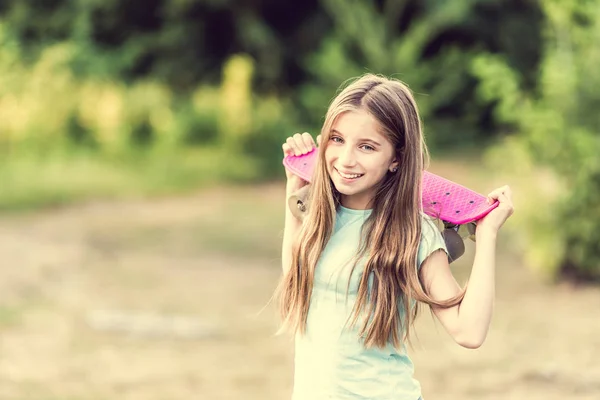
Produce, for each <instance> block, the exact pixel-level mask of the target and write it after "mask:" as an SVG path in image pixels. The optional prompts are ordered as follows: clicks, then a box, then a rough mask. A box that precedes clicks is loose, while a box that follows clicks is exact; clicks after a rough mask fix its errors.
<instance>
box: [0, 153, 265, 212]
mask: <svg viewBox="0 0 600 400" xmlns="http://www.w3.org/2000/svg"><path fill="white" fill-rule="evenodd" d="M257 171H258V170H257V165H256V163H254V162H253V161H252V160H249V159H245V158H243V157H235V156H233V155H232V154H230V153H228V152H227V151H225V150H222V149H217V148H210V147H206V148H202V149H187V150H181V151H177V152H170V151H161V150H156V151H153V152H148V153H143V154H128V155H127V156H126V157H118V156H113V157H108V156H99V155H96V154H91V153H86V152H81V151H79V152H65V151H62V152H61V151H57V152H54V153H49V154H45V155H43V156H35V155H32V154H28V153H23V152H21V153H19V154H16V155H9V156H7V157H5V158H4V159H2V160H1V161H0V210H5V211H17V210H30V209H35V208H39V207H47V206H57V205H65V204H69V203H73V202H81V201H85V200H89V199H111V198H112V199H115V198H127V197H145V196H157V195H166V194H175V193H184V192H186V191H189V190H193V189H197V188H199V187H205V186H209V185H214V184H216V183H218V182H223V181H225V182H240V181H245V180H253V179H255V178H256V177H257Z"/></svg>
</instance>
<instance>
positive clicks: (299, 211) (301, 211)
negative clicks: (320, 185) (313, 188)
mask: <svg viewBox="0 0 600 400" xmlns="http://www.w3.org/2000/svg"><path fill="white" fill-rule="evenodd" d="M307 198H308V185H307V186H304V187H302V188H300V189H299V190H297V191H296V192H294V193H292V194H291V195H290V197H289V198H288V207H289V208H290V211H291V212H292V215H294V217H296V218H298V219H300V220H302V219H304V216H305V215H306V212H307V210H308V203H307V201H306V200H307Z"/></svg>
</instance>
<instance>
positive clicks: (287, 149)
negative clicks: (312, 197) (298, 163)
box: [281, 132, 321, 194]
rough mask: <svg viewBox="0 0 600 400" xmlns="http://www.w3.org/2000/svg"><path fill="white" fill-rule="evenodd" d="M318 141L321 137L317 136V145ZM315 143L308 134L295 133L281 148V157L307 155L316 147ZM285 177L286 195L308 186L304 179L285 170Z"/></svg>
mask: <svg viewBox="0 0 600 400" xmlns="http://www.w3.org/2000/svg"><path fill="white" fill-rule="evenodd" d="M320 139H321V135H319V136H317V143H319V142H320ZM317 143H315V141H314V140H313V138H312V136H311V134H310V133H308V132H304V133H302V134H300V133H296V134H295V135H294V136H290V137H288V138H287V140H286V141H285V143H284V144H283V145H282V146H281V148H282V149H283V156H284V157H287V156H291V155H294V156H300V155H302V154H306V153H309V152H311V151H312V150H313V149H314V148H315V147H317ZM285 176H286V177H287V185H286V188H287V192H288V194H291V193H293V192H295V191H297V190H299V189H301V188H302V187H304V186H306V185H307V184H308V182H306V181H305V180H304V179H302V178H300V177H298V176H297V175H294V174H293V173H291V172H290V171H288V170H287V168H286V170H285Z"/></svg>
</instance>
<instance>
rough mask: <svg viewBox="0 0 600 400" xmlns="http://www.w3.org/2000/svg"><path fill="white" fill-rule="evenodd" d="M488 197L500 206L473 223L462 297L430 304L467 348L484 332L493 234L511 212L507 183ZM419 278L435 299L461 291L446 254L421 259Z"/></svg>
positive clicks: (491, 291)
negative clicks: (470, 257) (470, 260)
mask: <svg viewBox="0 0 600 400" xmlns="http://www.w3.org/2000/svg"><path fill="white" fill-rule="evenodd" d="M488 197H490V199H498V200H499V201H500V205H499V206H498V207H497V208H496V209H495V210H493V211H492V212H490V213H489V214H488V215H487V216H486V217H485V218H484V219H482V220H480V221H479V222H478V224H477V232H476V236H477V237H476V248H475V259H474V262H473V268H472V270H471V276H470V278H469V283H468V285H467V289H466V292H465V296H464V298H463V300H462V302H461V303H460V304H458V305H456V306H454V307H451V308H447V309H442V308H439V307H433V312H434V314H435V316H436V317H437V318H438V319H439V320H440V322H441V323H442V325H443V326H444V328H445V329H446V331H447V332H448V333H449V334H450V335H451V336H452V338H453V339H454V340H455V341H456V342H457V343H458V344H460V345H461V346H463V347H466V348H471V349H474V348H478V347H479V346H481V345H482V344H483V342H484V341H485V338H486V336H487V333H488V329H489V326H490V322H491V318H492V311H493V308H494V298H495V269H496V260H495V259H496V238H497V233H498V230H499V229H500V227H501V226H502V225H503V224H504V222H505V221H506V219H507V218H508V217H509V216H510V215H512V213H513V206H512V201H511V192H510V188H508V186H505V187H502V188H500V189H497V190H495V191H494V192H492V193H490V195H489V196H488ZM420 277H421V282H423V287H424V289H425V291H426V292H427V293H428V294H429V295H430V296H431V297H432V298H434V299H436V300H445V299H449V298H451V297H453V296H456V295H457V294H458V293H459V292H460V290H461V288H460V286H459V284H458V283H457V282H456V279H454V276H453V275H452V272H451V270H450V266H449V264H448V259H447V257H446V254H444V253H443V252H441V251H437V252H434V253H433V254H431V255H430V256H429V257H428V258H427V259H426V260H425V261H424V262H423V264H422V266H421V270H420Z"/></svg>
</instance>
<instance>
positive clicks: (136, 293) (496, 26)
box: [0, 0, 600, 400]
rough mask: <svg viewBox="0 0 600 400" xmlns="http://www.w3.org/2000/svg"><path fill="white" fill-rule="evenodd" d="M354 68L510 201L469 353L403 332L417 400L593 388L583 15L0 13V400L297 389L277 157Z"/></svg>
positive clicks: (446, 10)
mask: <svg viewBox="0 0 600 400" xmlns="http://www.w3.org/2000/svg"><path fill="white" fill-rule="evenodd" d="M365 72H373V73H378V74H385V75H388V76H393V77H395V78H398V79H401V80H403V81H404V82H406V83H407V84H408V85H409V86H410V87H411V89H412V90H413V91H414V93H415V97H416V99H417V102H418V104H419V107H420V111H421V114H422V118H423V121H424V126H425V134H426V138H427V143H428V145H429V147H430V149H431V152H432V158H433V161H432V164H431V167H430V170H431V171H432V172H435V173H438V174H440V175H442V176H444V177H446V178H448V179H452V180H454V181H456V182H459V183H461V184H463V185H465V186H468V187H471V188H473V189H475V190H477V191H479V192H481V193H488V192H489V191H491V190H492V189H494V188H495V187H497V186H499V185H503V184H509V185H511V187H512V188H513V191H514V201H515V207H516V213H515V215H514V217H513V218H511V219H510V221H509V223H508V224H507V226H506V227H505V228H504V229H503V231H502V234H501V236H500V242H499V246H498V266H497V302H496V309H495V314H494V320H493V323H492V327H491V330H490V334H489V336H488V339H487V341H486V343H485V344H484V345H483V347H481V348H480V349H478V350H466V349H463V348H461V347H459V346H458V345H456V344H454V343H453V342H452V341H451V339H450V338H449V336H448V335H447V334H446V333H445V332H444V330H443V328H442V327H441V325H439V324H436V323H434V322H433V320H432V318H431V316H430V314H429V312H427V311H425V312H423V313H422V314H421V318H420V319H419V321H418V323H417V327H416V329H417V330H416V332H417V336H418V339H419V340H418V341H416V342H415V347H414V348H413V349H412V350H411V351H410V354H411V356H412V357H413V359H414V362H415V365H416V371H415V374H416V377H417V378H418V379H419V380H420V382H421V384H422V386H423V395H424V398H425V399H426V400H430V399H435V400H455V399H456V400H458V399H460V400H475V399H485V400H500V399H518V400H522V399H528V400H536V399H544V400H558V399H570V400H575V399H578V400H584V399H585V400H592V399H595V400H597V399H600V363H599V362H598V360H599V359H600V318H599V316H600V315H599V314H600V289H599V288H598V282H600V279H599V278H600V245H599V243H600V207H599V204H600V135H599V133H600V112H599V108H600V2H598V1H591V0H588V1H585V0H537V1H535V0H529V1H527V0H453V1H437V0H389V1H384V0H379V1H367V0H362V1H361V0H307V1H295V2H292V1H275V0H262V1H234V0H170V1H167V0H122V1H118V0H52V1H50V0H35V1H33V0H32V1H16V0H13V1H3V2H1V3H0V267H1V268H0V399H2V400H4V399H10V400H12V399H15V400H25V399H27V400H29V399H31V400H97V399H144V400H155V399H156V400H164V399H169V400H171V399H203V400H204V399H206V400H213V399H214V400H218V399H248V400H251V399H261V400H271V399H273V400H275V399H277V400H279V399H288V398H290V395H291V390H292V384H293V380H292V377H293V342H292V341H291V338H290V337H286V336H275V335H274V333H275V331H276V328H277V326H278V325H277V319H276V314H275V311H276V310H275V307H274V306H273V304H271V303H269V300H270V298H271V295H272V293H273V290H274V288H275V285H276V283H277V280H278V278H279V276H280V274H281V265H280V251H281V249H280V246H281V239H282V231H283V216H284V210H285V190H284V176H285V175H284V172H283V168H282V165H281V158H282V154H281V144H282V143H283V141H284V140H285V138H286V137H287V136H290V135H292V134H294V133H296V132H304V131H308V132H311V133H313V134H314V135H315V136H316V134H318V132H319V129H320V124H321V123H322V122H323V117H324V114H325V111H326V109H327V106H328V103H329V101H330V100H331V99H332V98H333V97H334V96H335V94H336V90H337V89H338V87H339V86H340V84H342V83H343V82H344V81H346V80H347V79H349V78H352V77H357V76H359V75H361V74H363V73H365ZM473 252H474V245H473V244H472V243H471V242H467V252H466V254H465V255H464V256H463V257H462V258H461V259H460V260H458V261H457V262H456V263H454V264H452V265H453V270H454V272H455V274H456V277H457V279H458V280H459V281H460V282H462V283H464V282H465V281H466V279H467V278H468V274H469V271H470V267H471V264H472V261H473Z"/></svg>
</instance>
